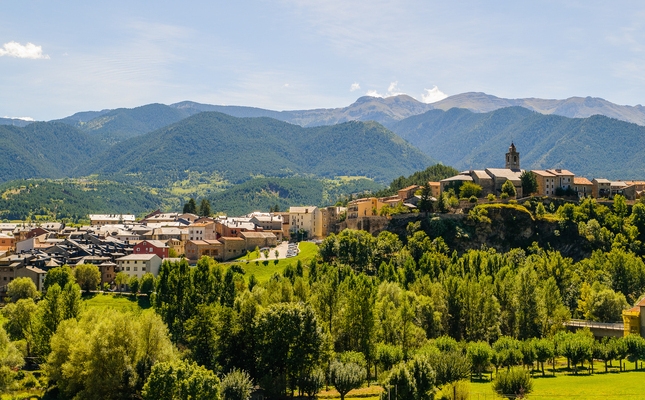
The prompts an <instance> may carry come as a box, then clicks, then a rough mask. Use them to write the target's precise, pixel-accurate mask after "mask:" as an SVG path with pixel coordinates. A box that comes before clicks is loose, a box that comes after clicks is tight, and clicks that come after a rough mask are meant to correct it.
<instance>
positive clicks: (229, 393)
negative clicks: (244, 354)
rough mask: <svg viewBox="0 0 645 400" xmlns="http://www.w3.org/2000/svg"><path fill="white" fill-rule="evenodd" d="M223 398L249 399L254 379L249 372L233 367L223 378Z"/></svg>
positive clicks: (232, 399)
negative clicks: (252, 379)
mask: <svg viewBox="0 0 645 400" xmlns="http://www.w3.org/2000/svg"><path fill="white" fill-rule="evenodd" d="M221 387H222V400H249V399H250V398H251V392H252V391H253V381H251V377H250V376H249V374H248V372H246V371H241V370H239V369H235V368H234V369H233V370H232V371H231V372H229V373H228V374H226V375H224V378H222V383H221Z"/></svg>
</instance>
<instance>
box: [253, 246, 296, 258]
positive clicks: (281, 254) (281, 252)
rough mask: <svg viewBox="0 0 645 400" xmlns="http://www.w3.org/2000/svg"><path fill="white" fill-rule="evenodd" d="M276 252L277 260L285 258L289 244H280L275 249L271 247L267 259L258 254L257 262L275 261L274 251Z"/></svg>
mask: <svg viewBox="0 0 645 400" xmlns="http://www.w3.org/2000/svg"><path fill="white" fill-rule="evenodd" d="M276 250H278V260H281V259H283V258H287V251H288V250H289V242H282V243H280V244H279V245H277V246H276V247H272V248H271V249H270V250H269V258H264V254H260V258H259V260H275V259H276V258H275V251H276ZM255 260H257V259H254V260H252V261H255Z"/></svg>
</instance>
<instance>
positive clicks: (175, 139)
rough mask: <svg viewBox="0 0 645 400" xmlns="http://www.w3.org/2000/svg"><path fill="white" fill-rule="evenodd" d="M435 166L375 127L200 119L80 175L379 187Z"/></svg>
mask: <svg viewBox="0 0 645 400" xmlns="http://www.w3.org/2000/svg"><path fill="white" fill-rule="evenodd" d="M429 164H432V159H431V158H429V157H427V156H425V155H424V154H422V153H421V152H420V151H419V150H417V149H416V148H414V147H412V146H410V145H409V144H408V143H407V142H405V141H404V140H402V139H401V138H399V137H398V136H396V135H394V134H393V133H392V132H390V131H388V130H387V129H385V128H384V127H383V126H381V125H379V124H376V123H364V122H348V123H345V124H340V125H334V126H324V127H317V128H302V127H299V126H297V125H291V124H287V123H284V122H281V121H277V120H274V119H269V118H234V117H231V116H228V115H225V114H221V113H215V112H211V113H200V114H197V115H194V116H192V117H189V118H186V119H184V120H182V121H180V122H178V123H176V124H173V125H171V126H169V127H166V128H162V129H159V130H157V131H155V132H152V133H149V134H146V135H143V136H139V137H136V138H133V139H130V140H127V141H125V142H122V143H119V144H117V145H115V146H113V147H112V148H110V149H109V150H108V151H107V152H105V153H104V154H102V155H101V156H99V157H97V158H96V159H95V160H93V161H92V162H91V163H89V164H87V165H86V166H84V167H83V168H80V169H79V170H78V172H79V173H80V174H82V175H85V174H91V173H98V174H99V175H101V176H111V177H114V178H115V179H120V180H130V181H137V182H141V183H143V184H149V185H152V186H164V185H167V184H168V183H170V182H175V181H178V180H182V179H185V177H186V176H187V173H188V171H196V172H209V173H212V172H218V173H219V174H220V175H221V176H222V177H223V178H224V179H225V180H227V181H229V182H230V183H241V182H244V181H246V180H248V179H250V178H252V177H254V176H275V177H288V176H293V175H296V174H304V175H310V176H317V177H335V176H345V175H349V176H366V177H368V178H372V179H374V180H376V181H378V182H383V183H385V182H389V181H390V180H391V179H393V178H395V177H397V176H399V175H403V174H409V173H412V172H414V171H416V170H420V169H423V168H425V167H427V166H428V165H429Z"/></svg>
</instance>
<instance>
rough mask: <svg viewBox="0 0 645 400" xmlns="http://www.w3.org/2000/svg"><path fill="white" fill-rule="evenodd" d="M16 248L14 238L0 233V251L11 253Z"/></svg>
mask: <svg viewBox="0 0 645 400" xmlns="http://www.w3.org/2000/svg"><path fill="white" fill-rule="evenodd" d="M15 248H16V238H15V237H14V236H10V235H6V234H4V233H0V251H12V250H14V249H15Z"/></svg>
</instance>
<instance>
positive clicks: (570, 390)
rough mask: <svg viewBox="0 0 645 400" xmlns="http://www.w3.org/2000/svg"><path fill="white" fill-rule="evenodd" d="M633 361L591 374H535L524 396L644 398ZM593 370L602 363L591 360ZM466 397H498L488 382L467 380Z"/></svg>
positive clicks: (642, 378)
mask: <svg viewBox="0 0 645 400" xmlns="http://www.w3.org/2000/svg"><path fill="white" fill-rule="evenodd" d="M633 367H634V364H633V363H628V368H629V371H627V372H621V373H618V372H609V373H604V372H602V373H595V374H593V375H588V374H587V373H586V372H582V373H579V375H573V374H569V373H558V374H557V375H556V376H555V377H553V376H548V375H547V376H546V377H542V376H541V375H538V374H535V375H534V379H533V392H531V393H530V394H529V395H528V396H527V398H528V399H539V400H551V399H553V400H560V399H606V400H609V399H624V400H632V399H633V400H636V399H645V371H634V370H633ZM595 368H596V370H597V371H604V367H603V364H602V363H600V362H596V363H595ZM470 398H471V399H473V400H474V399H478V400H492V399H502V397H500V396H498V395H497V394H495V393H494V392H493V388H492V384H491V383H490V382H484V383H475V382H473V383H471V384H470Z"/></svg>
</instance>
